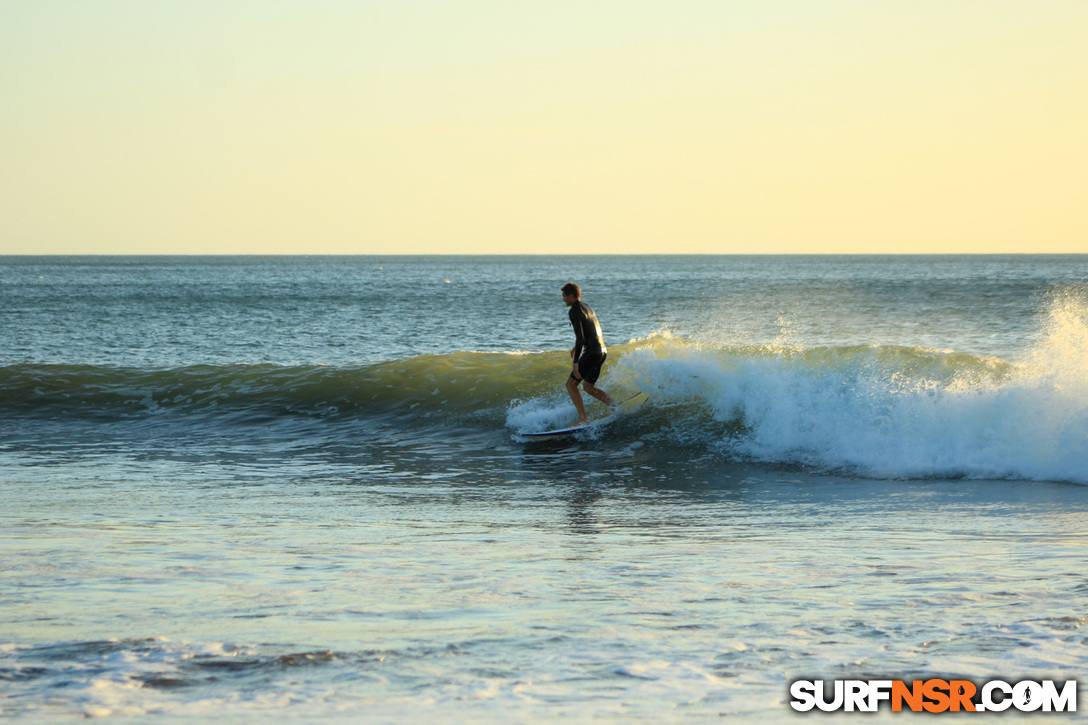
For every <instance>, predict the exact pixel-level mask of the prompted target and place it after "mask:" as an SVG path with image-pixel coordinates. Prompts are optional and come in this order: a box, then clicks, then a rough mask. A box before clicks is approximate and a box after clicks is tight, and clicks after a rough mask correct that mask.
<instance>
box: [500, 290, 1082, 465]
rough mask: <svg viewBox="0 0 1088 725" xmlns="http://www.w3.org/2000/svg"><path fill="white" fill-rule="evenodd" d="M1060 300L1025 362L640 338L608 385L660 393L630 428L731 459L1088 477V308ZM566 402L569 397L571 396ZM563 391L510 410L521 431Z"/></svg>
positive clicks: (894, 350)
mask: <svg viewBox="0 0 1088 725" xmlns="http://www.w3.org/2000/svg"><path fill="white" fill-rule="evenodd" d="M1085 310H1086V308H1085V306H1084V305H1083V304H1082V303H1081V302H1080V301H1079V300H1078V299H1077V298H1074V297H1072V296H1066V297H1058V298H1055V299H1054V300H1052V302H1051V308H1050V312H1049V315H1048V317H1047V319H1046V324H1045V325H1044V326H1043V330H1042V335H1041V337H1040V340H1039V342H1038V344H1037V345H1036V347H1035V349H1034V350H1032V351H1031V354H1030V356H1029V357H1028V359H1027V361H1026V362H1023V363H1020V364H1013V363H1010V362H1007V361H1004V360H1000V359H997V358H992V357H979V356H973V355H968V354H964V353H959V352H955V351H942V350H931V349H922V348H914V347H896V346H851V347H823V348H810V349H789V348H780V347H775V346H768V347H725V346H716V345H707V344H698V343H695V342H692V341H689V340H682V339H675V338H671V337H670V336H668V335H662V336H657V337H654V338H651V339H648V340H645V341H642V342H641V343H636V344H632V345H631V346H629V349H628V350H627V351H626V352H625V354H624V355H623V357H622V359H621V360H620V361H619V363H618V364H617V365H616V367H615V368H613V369H612V370H611V371H609V374H608V378H607V379H606V380H605V381H604V384H605V385H606V387H607V386H613V385H616V386H619V387H628V388H636V389H641V390H645V391H647V392H649V393H650V394H651V403H650V404H649V405H648V406H647V408H648V410H645V411H644V412H640V414H639V415H637V416H634V417H633V418H632V419H631V424H630V425H628V426H627V428H628V429H629V435H632V436H636V437H638V438H640V439H641V440H648V441H653V442H655V443H658V444H670V445H681V446H686V447H693V448H695V449H696V450H699V449H703V450H706V451H709V452H713V453H716V454H719V455H722V456H725V457H727V458H730V459H734V460H736V459H740V460H748V461H757V462H762V463H770V464H776V465H795V466H803V467H807V468H813V469H817V470H821V471H838V472H848V473H850V474H852V475H862V476H867V477H875V478H903V479H905V478H975V479H1014V480H1024V479H1027V480H1051V481H1068V482H1076V483H1088V314H1086V311H1085ZM564 403H565V404H564ZM569 407H570V404H569V402H565V401H563V400H562V399H559V400H557V399H555V398H552V399H549V400H545V401H540V400H534V401H528V402H525V403H521V404H518V405H516V406H514V407H513V408H512V409H511V410H510V412H509V414H508V417H507V421H508V425H510V426H511V427H512V428H514V429H515V430H519V431H525V430H528V429H531V427H536V429H539V427H537V426H542V424H555V423H560V422H565V421H566V420H569V418H570V417H571V416H570V412H569Z"/></svg>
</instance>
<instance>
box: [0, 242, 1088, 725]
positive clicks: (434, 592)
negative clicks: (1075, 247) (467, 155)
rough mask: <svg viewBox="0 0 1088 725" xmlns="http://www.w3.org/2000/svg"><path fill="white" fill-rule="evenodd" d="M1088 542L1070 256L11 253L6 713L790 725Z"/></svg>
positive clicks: (1070, 606)
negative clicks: (577, 391) (577, 348)
mask: <svg viewBox="0 0 1088 725" xmlns="http://www.w3.org/2000/svg"><path fill="white" fill-rule="evenodd" d="M568 281H575V282H577V283H579V284H580V285H581V286H582V289H583V299H584V300H585V301H586V302H588V303H589V304H590V305H591V306H592V307H593V308H594V309H595V310H596V312H597V315H598V317H599V318H600V320H601V323H602V326H603V328H604V333H605V339H606V342H607V344H608V361H607V363H606V364H605V367H604V373H603V375H602V377H601V380H600V381H599V385H600V386H601V387H603V388H604V389H606V390H607V391H608V392H609V393H610V394H611V395H612V396H613V397H615V398H617V399H619V398H621V397H622V398H626V397H628V396H630V395H634V394H635V393H638V392H640V391H641V392H643V393H645V394H646V395H645V396H644V400H645V402H644V403H643V404H642V405H641V406H637V407H636V408H635V409H633V410H629V411H627V413H626V414H625V415H623V416H622V417H620V418H619V419H618V420H616V421H615V422H613V423H612V424H611V425H609V426H607V427H604V428H600V429H594V430H593V431H592V432H589V433H582V434H579V435H576V436H573V437H568V438H561V439H532V438H526V437H525V436H523V435H522V434H524V433H527V432H532V431H539V430H544V429H546V428H551V427H559V426H563V425H566V424H569V423H571V422H572V421H573V420H574V417H575V416H574V409H573V407H572V405H571V403H570V401H569V399H568V398H567V395H566V392H565V390H564V388H563V383H564V381H565V379H566V377H567V374H568V372H569V370H570V359H569V356H568V351H569V349H570V347H571V346H572V344H573V333H572V331H571V329H570V327H569V325H568V322H567V308H566V307H565V306H564V304H563V302H562V299H561V295H560V287H561V286H562V285H563V284H564V283H566V282H568ZM589 411H590V414H591V416H592V417H602V416H605V415H606V414H607V411H606V410H605V409H604V407H603V406H602V405H601V404H600V403H597V402H592V403H591V404H590V405H589ZM1086 562H1088V255H1080V256H1032V255H1024V256H981V257H978V256H970V257H957V256H939V257H938V256H934V257H898V256H896V257H869V256H859V257H849V256H830V257H826V256H819V257H774V256H740V257H738V256H630V257H622V256H621V257H611V256H609V257H562V256H539V257H534V256H529V257H514V256H511V257H403V256H394V255H390V256H360V257H0V718H3V719H7V718H10V719H14V720H22V721H27V722H65V721H72V720H83V719H84V718H86V717H107V718H108V719H109V721H110V722H117V723H127V722H133V723H136V722H139V723H143V722H160V721H161V722H199V721H204V720H206V719H210V718H214V719H215V721H217V722H221V723H246V722H305V721H309V720H317V719H320V720H321V721H322V722H344V723H349V722H351V723H354V722H377V723H384V722H388V723H399V722H417V721H422V722H427V721H430V722H478V723H509V722H552V721H554V720H566V721H568V722H598V721H599V722H616V723H620V722H622V723H631V722H647V723H649V722H655V723H656V722H661V721H665V722H709V721H718V720H721V719H723V718H724V719H726V720H727V721H729V720H738V719H739V720H740V721H757V722H760V721H762V722H778V721H792V720H795V719H801V718H804V717H805V716H803V715H795V714H794V713H793V711H792V710H791V709H790V707H789V705H788V700H789V695H788V683H789V682H790V681H791V680H793V679H797V678H802V679H818V678H823V679H835V678H870V677H883V678H891V679H906V680H910V679H926V678H928V677H931V676H939V677H949V676H956V677H957V678H969V679H974V680H976V681H978V680H985V679H989V678H991V677H999V678H1001V679H1005V680H1010V681H1015V680H1019V679H1059V680H1067V679H1075V678H1078V677H1080V676H1081V675H1082V674H1083V673H1085V672H1086V670H1088V566H1086ZM1083 696H1084V693H1082V699H1083ZM810 717H811V716H810ZM858 717H859V716H857V715H855V716H853V718H850V717H848V716H845V715H844V716H843V719H855V720H856V719H858ZM896 717H899V716H897V715H893V714H892V713H884V714H883V715H882V716H878V718H877V719H895V718H896ZM1057 717H1058V718H1059V719H1060V718H1061V717H1062V716H1057ZM1054 718H1055V716H1053V715H1051V716H1049V720H1053V719H1054ZM862 719H865V718H864V717H862ZM869 719H872V718H871V717H870V718H869ZM984 719H985V718H983V720H984ZM999 719H1000V718H999ZM1003 719H1009V717H1008V716H1006V717H1005V718H1003ZM1012 719H1013V720H1019V718H1017V717H1015V716H1013V717H1012ZM976 720H977V718H976ZM1049 720H1048V721H1049Z"/></svg>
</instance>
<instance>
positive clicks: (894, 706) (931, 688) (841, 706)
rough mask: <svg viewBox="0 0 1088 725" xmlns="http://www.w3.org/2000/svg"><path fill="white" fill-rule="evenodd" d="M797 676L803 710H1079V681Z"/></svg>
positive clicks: (795, 693) (797, 701) (796, 702)
mask: <svg viewBox="0 0 1088 725" xmlns="http://www.w3.org/2000/svg"><path fill="white" fill-rule="evenodd" d="M828 684H829V685H831V687H826V686H825V684H824V681H823V680H796V681H794V682H793V683H791V684H790V697H791V698H792V699H791V700H790V707H792V708H793V709H794V710H797V711H799V712H808V711H810V710H812V709H819V710H822V711H824V712H835V711H844V712H876V711H877V710H878V709H879V708H880V704H881V703H882V702H887V703H888V704H889V705H890V706H891V710H892V712H902V711H903V710H908V711H910V712H935V713H937V712H1004V711H1005V710H1008V709H1010V708H1012V709H1013V710H1014V711H1019V712H1040V711H1041V712H1076V711H1077V681H1076V680H1067V681H1065V682H1056V681H1054V680H1040V681H1035V680H1022V681H1020V682H1012V683H1010V682H1005V681H1004V680H990V681H989V682H984V683H982V685H981V686H978V685H976V684H975V683H974V682H971V681H970V680H938V679H930V680H913V681H912V682H910V683H909V684H908V683H906V682H904V681H903V680H834V682H833V683H828Z"/></svg>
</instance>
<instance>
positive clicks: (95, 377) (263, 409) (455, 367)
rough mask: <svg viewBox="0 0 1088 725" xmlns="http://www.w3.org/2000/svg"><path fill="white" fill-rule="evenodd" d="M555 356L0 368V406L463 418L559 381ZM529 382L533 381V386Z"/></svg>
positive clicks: (11, 409) (98, 412) (120, 415)
mask: <svg viewBox="0 0 1088 725" xmlns="http://www.w3.org/2000/svg"><path fill="white" fill-rule="evenodd" d="M556 357H557V355H556V354H555V353H550V354H549V353H533V354H525V355H521V354H502V353H474V352H458V353H451V354H446V355H420V356H417V357H414V358H409V359H405V360H394V361H386V362H381V363H373V364H368V365H360V366H354V367H335V366H327V365H300V366H280V365H269V364H263V365H194V366H187V367H180V368H169V369H142V368H114V367H105V366H96V365H9V366H5V367H0V410H2V411H4V412H5V413H7V414H8V415H11V414H20V415H28V416H35V417H41V416H45V417H55V416H91V417H95V418H100V419H101V418H104V419H128V418H133V417H140V416H146V415H149V414H161V413H169V412H176V413H183V414H204V415H211V416H232V417H236V418H237V417H242V418H246V417H253V418H264V417H268V416H297V415H303V416H315V415H316V416H370V415H377V416H386V415H402V416H403V417H404V418H405V420H406V421H407V420H413V419H416V418H430V417H433V416H436V415H439V414H442V413H446V414H450V415H467V414H471V413H474V412H479V411H482V410H487V409H489V408H493V407H498V406H502V405H504V404H506V403H508V402H509V400H510V398H511V397H512V396H516V395H519V394H525V393H528V394H532V393H535V392H539V389H540V387H541V385H542V384H543V382H544V381H545V380H547V379H548V378H549V375H548V373H549V372H550V373H551V374H550V378H552V379H554V378H556V377H561V375H560V373H559V372H556V370H557V369H556V366H555V364H554V362H553V361H554V360H555V359H556ZM534 381H538V382H535V383H534Z"/></svg>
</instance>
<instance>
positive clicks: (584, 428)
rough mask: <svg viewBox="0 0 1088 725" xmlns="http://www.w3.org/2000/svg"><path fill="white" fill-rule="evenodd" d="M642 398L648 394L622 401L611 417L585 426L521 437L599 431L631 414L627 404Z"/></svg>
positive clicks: (542, 436)
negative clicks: (625, 407)
mask: <svg viewBox="0 0 1088 725" xmlns="http://www.w3.org/2000/svg"><path fill="white" fill-rule="evenodd" d="M641 396H646V393H642V392H639V393H635V394H634V395H632V396H631V397H630V398H626V399H624V400H621V401H620V402H618V403H616V404H615V405H614V406H613V407H612V414H611V415H608V416H605V417H604V418H600V419H598V420H594V421H590V422H589V423H585V424H584V425H573V426H571V427H569V428H556V429H554V430H542V431H537V432H534V433H521V434H520V435H523V436H525V437H526V438H546V437H549V436H566V435H573V434H575V433H581V432H585V431H591V430H597V429H599V428H604V427H605V426H607V425H608V424H610V423H613V422H615V421H616V420H618V419H620V418H622V417H623V416H624V415H626V414H627V413H629V412H631V410H629V409H628V410H625V409H624V407H623V406H625V405H626V404H627V403H630V402H631V401H633V400H634V399H635V398H638V397H641ZM646 397H649V396H646ZM642 402H645V401H640V404H641V403H642Z"/></svg>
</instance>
